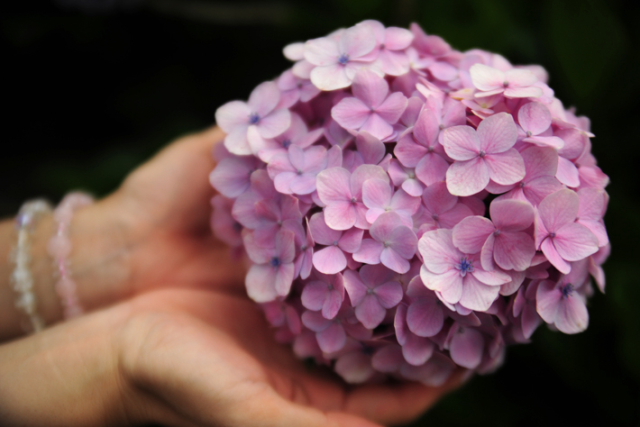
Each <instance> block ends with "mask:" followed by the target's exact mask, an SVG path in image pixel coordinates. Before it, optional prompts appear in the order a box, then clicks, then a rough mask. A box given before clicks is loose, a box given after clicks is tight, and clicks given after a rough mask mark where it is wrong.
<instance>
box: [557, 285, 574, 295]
mask: <svg viewBox="0 0 640 427" xmlns="http://www.w3.org/2000/svg"><path fill="white" fill-rule="evenodd" d="M573 291H575V289H574V287H573V285H572V284H571V283H567V284H566V285H564V286H560V292H562V298H569V297H570V296H571V294H572V293H573Z"/></svg>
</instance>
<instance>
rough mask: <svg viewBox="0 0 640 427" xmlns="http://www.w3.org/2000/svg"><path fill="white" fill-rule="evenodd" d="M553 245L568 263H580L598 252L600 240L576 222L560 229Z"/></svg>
mask: <svg viewBox="0 0 640 427" xmlns="http://www.w3.org/2000/svg"><path fill="white" fill-rule="evenodd" d="M553 243H554V245H555V247H556V249H557V251H558V254H560V256H561V257H562V258H564V259H565V260H567V261H579V260H581V259H583V258H586V257H588V256H589V255H593V254H594V253H596V252H598V238H597V237H596V236H594V234H593V233H592V232H591V231H589V229H588V228H587V227H585V226H584V225H581V224H578V223H575V222H574V223H571V224H567V225H565V226H563V227H562V228H560V229H559V230H558V231H557V232H556V237H555V238H554V239H553Z"/></svg>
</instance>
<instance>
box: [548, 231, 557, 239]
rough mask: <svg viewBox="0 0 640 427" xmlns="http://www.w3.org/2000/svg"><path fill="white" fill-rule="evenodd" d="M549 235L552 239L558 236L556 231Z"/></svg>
mask: <svg viewBox="0 0 640 427" xmlns="http://www.w3.org/2000/svg"><path fill="white" fill-rule="evenodd" d="M549 237H551V238H552V239H553V238H554V237H556V232H555V231H552V232H551V233H549Z"/></svg>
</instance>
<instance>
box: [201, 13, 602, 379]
mask: <svg viewBox="0 0 640 427" xmlns="http://www.w3.org/2000/svg"><path fill="white" fill-rule="evenodd" d="M284 54H285V57H286V58H288V59H289V60H291V61H293V62H294V63H293V64H292V67H291V68H290V69H289V70H286V71H284V72H283V73H282V74H281V75H280V76H279V78H277V80H276V81H274V82H266V83H263V84H261V85H259V86H258V87H256V89H255V90H254V91H253V92H252V93H251V95H250V97H249V100H248V101H247V102H243V101H232V102H230V103H227V104H225V105H223V106H222V107H220V108H219V109H218V111H217V112H216V119H217V120H218V124H219V125H220V127H221V128H222V129H223V130H224V131H225V132H227V136H226V138H225V143H224V144H219V145H218V146H217V147H216V148H215V149H214V150H213V152H214V156H216V157H217V166H216V168H215V170H214V171H213V172H212V173H211V175H210V177H209V179H210V182H211V184H212V185H213V186H214V187H215V188H216V189H217V190H218V193H219V194H217V195H216V196H214V198H213V199H212V206H213V207H214V212H213V214H212V217H211V227H212V229H213V230H214V232H215V233H216V235H217V236H218V238H220V240H222V241H224V242H226V243H228V244H229V245H230V246H232V247H233V250H234V254H235V255H236V256H242V255H243V254H246V255H247V257H248V260H249V267H248V274H247V276H246V289H247V294H248V295H249V297H250V298H252V299H253V300H255V301H256V302H257V303H259V304H260V306H261V308H262V309H263V311H264V312H265V315H266V321H267V322H268V323H270V324H271V325H272V326H273V328H274V336H275V339H276V340H277V341H278V342H280V343H284V344H288V345H291V346H292V348H293V351H294V353H295V354H296V356H298V357H299V358H313V359H314V360H315V361H316V362H317V363H318V364H322V365H326V366H329V367H332V368H333V370H334V371H335V372H336V373H338V374H339V375H340V376H341V377H342V378H343V379H344V380H345V381H346V382H348V383H352V384H360V383H366V382H369V383H377V382H380V381H384V379H385V377H391V378H394V379H405V380H410V381H418V382H421V383H422V384H425V385H428V386H439V385H442V384H444V383H445V382H446V381H447V379H448V378H449V377H450V376H451V374H452V373H453V372H454V371H455V370H456V369H463V370H468V371H469V373H471V372H477V373H480V374H484V373H489V372H493V371H495V369H497V367H498V366H499V365H500V364H501V363H502V362H503V360H504V357H505V348H506V347H507V345H508V344H512V343H526V342H529V341H530V339H531V338H532V335H533V334H534V331H535V330H536V329H537V328H538V327H539V326H540V325H542V324H544V323H546V324H548V325H549V326H550V327H551V328H552V329H554V330H559V331H561V332H565V333H577V332H581V331H583V330H584V329H585V328H586V326H587V324H588V319H589V318H588V312H587V309H586V304H585V303H586V300H587V298H588V297H589V296H591V294H592V293H593V287H592V285H591V282H590V280H589V276H591V277H593V280H594V282H595V284H596V285H597V286H598V288H599V289H600V290H601V291H604V287H605V282H606V280H605V276H604V270H603V268H602V264H603V263H604V262H605V261H606V259H607V257H608V256H609V254H610V250H611V246H610V243H609V238H608V236H607V231H606V228H605V225H604V219H603V217H604V215H605V212H606V209H607V204H608V200H609V199H608V197H609V196H608V194H607V192H606V191H605V188H606V186H607V185H608V183H609V178H608V177H607V176H606V175H605V174H604V172H603V171H602V170H601V169H600V168H599V167H598V165H597V161H596V159H595V157H594V156H593V153H592V152H591V148H592V141H591V138H593V137H594V135H593V133H591V131H590V123H589V120H588V119H587V118H585V117H580V116H577V115H576V114H575V111H574V110H573V109H565V107H564V106H563V104H562V102H561V101H560V100H559V99H557V98H556V97H555V93H554V91H553V90H552V89H551V88H550V87H549V86H548V85H547V81H548V75H547V73H546V71H545V70H544V68H542V67H540V66H536V65H525V66H523V65H513V64H511V63H510V62H509V61H508V60H507V59H506V58H504V57H503V56H501V55H498V54H494V53H491V52H486V51H483V50H481V49H473V50H470V51H467V52H464V53H463V52H460V51H458V50H456V49H454V48H452V47H451V46H450V45H449V44H448V43H447V42H446V41H444V40H443V39H442V38H440V37H438V36H435V35H429V34H427V33H425V32H424V31H423V30H422V29H421V28H420V27H419V26H418V25H417V24H413V25H412V26H411V28H410V31H409V30H406V29H401V28H396V27H385V26H384V25H382V24H381V23H379V22H377V21H364V22H362V23H360V24H357V25H355V26H353V27H350V28H346V29H340V30H337V31H334V32H332V33H331V34H329V35H327V36H326V37H322V38H317V39H314V40H309V41H307V42H298V43H293V44H291V45H289V46H287V47H286V48H285V49H284Z"/></svg>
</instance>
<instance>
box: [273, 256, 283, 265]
mask: <svg viewBox="0 0 640 427" xmlns="http://www.w3.org/2000/svg"><path fill="white" fill-rule="evenodd" d="M281 265H282V261H281V260H280V258H278V257H277V256H275V257H273V258H271V266H272V267H280V266H281Z"/></svg>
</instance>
